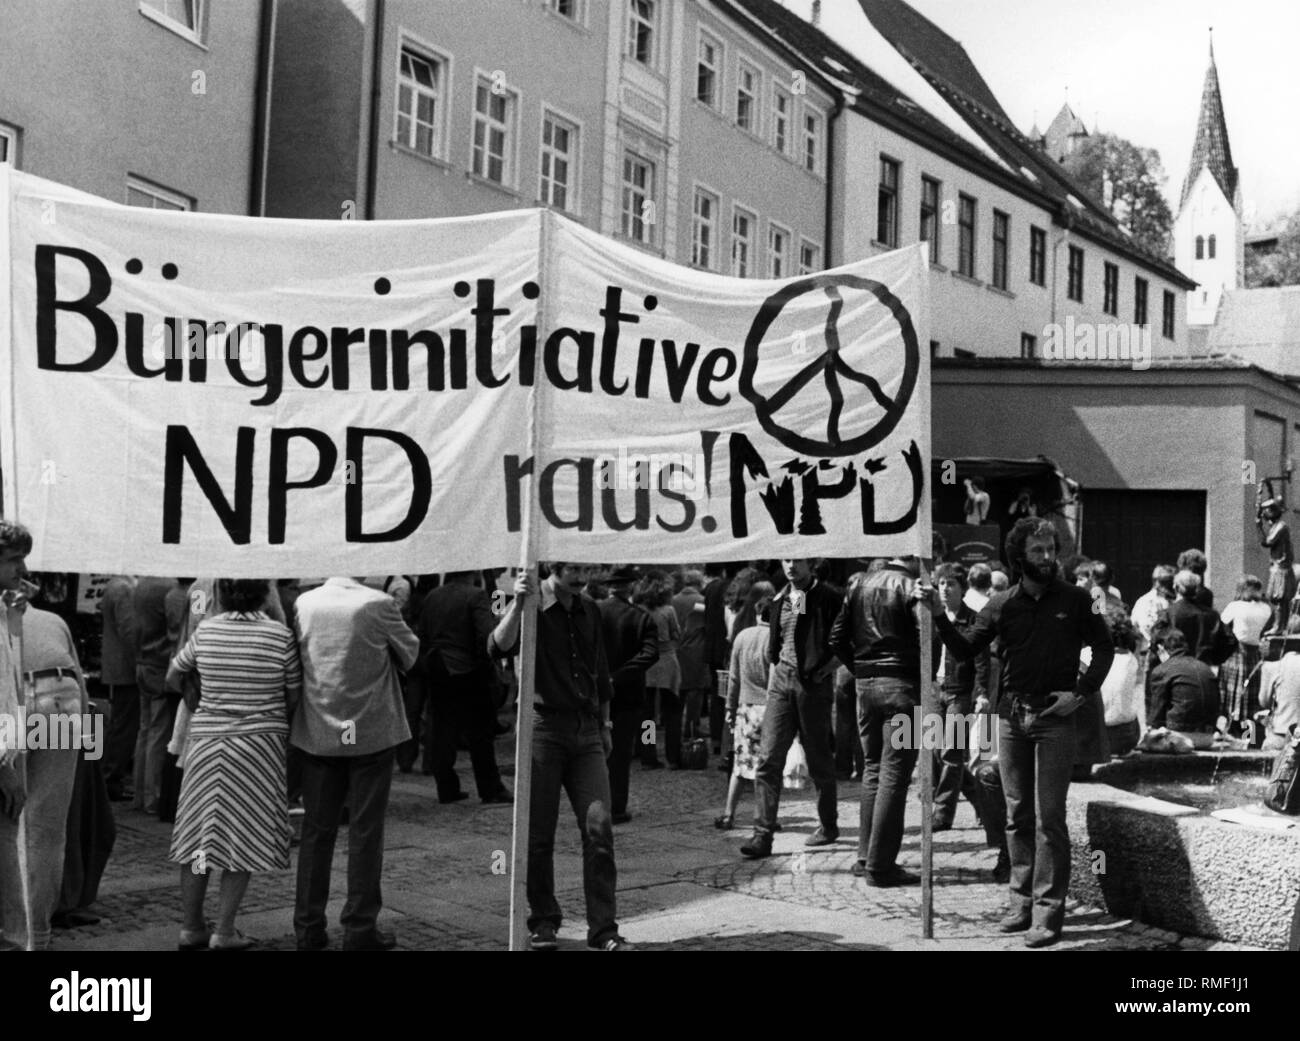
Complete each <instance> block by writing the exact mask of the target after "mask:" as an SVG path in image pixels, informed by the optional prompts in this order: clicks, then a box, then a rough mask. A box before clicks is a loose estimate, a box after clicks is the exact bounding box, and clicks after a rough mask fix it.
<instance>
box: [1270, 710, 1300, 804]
mask: <svg viewBox="0 0 1300 1041" xmlns="http://www.w3.org/2000/svg"><path fill="white" fill-rule="evenodd" d="M1264 805H1265V806H1267V807H1268V808H1269V809H1270V810H1276V811H1277V812H1278V813H1286V814H1290V815H1291V816H1293V817H1294V816H1297V815H1300V737H1297V736H1296V728H1295V724H1294V723H1293V724H1292V725H1291V736H1290V739H1289V740H1288V741H1287V743H1286V747H1285V748H1284V749H1282V751H1280V752H1278V754H1277V758H1276V759H1275V760H1273V772H1272V773H1271V774H1270V775H1269V778H1268V787H1266V788H1265V789H1264Z"/></svg>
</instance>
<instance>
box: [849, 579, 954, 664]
mask: <svg viewBox="0 0 1300 1041" xmlns="http://www.w3.org/2000/svg"><path fill="white" fill-rule="evenodd" d="M915 584H916V581H915V579H914V578H913V577H912V575H911V574H910V573H909V572H908V571H907V570H906V569H905V568H903V567H900V566H899V565H897V564H886V565H885V566H884V567H883V568H881V569H880V570H879V571H876V572H874V573H872V574H870V575H864V576H861V577H858V578H856V579H855V580H854V581H853V582H852V583H851V584H850V585H849V590H848V592H847V593H846V594H845V596H844V604H843V606H842V607H841V608H840V613H839V616H838V617H837V618H836V619H835V624H834V627H833V628H832V630H831V646H832V647H834V648H835V653H836V655H838V656H839V658H840V660H841V661H843V662H846V663H847V662H852V663H853V665H852V668H853V675H854V676H856V677H858V678H859V679H865V678H867V677H870V676H895V677H900V678H903V679H911V680H915V681H917V682H920V678H921V630H920V625H919V623H918V621H917V614H916V605H915V603H914V602H913V601H912V587H913V586H914V585H915ZM934 644H935V645H934V652H935V653H934V656H933V658H932V659H931V660H932V662H933V665H932V668H935V669H937V668H938V652H939V641H938V639H937V638H936V639H935V642H934Z"/></svg>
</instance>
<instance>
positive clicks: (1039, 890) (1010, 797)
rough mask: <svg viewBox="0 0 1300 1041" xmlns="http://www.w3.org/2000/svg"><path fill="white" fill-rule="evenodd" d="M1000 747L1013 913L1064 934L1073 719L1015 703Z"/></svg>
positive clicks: (1000, 733)
mask: <svg viewBox="0 0 1300 1041" xmlns="http://www.w3.org/2000/svg"><path fill="white" fill-rule="evenodd" d="M998 745H999V749H998V763H999V766H1000V769H1001V773H1002V788H1003V791H1004V792H1005V794H1006V799H1007V849H1008V852H1009V853H1010V854H1011V906H1012V910H1013V911H1014V910H1029V911H1031V913H1032V917H1033V923H1034V925H1036V926H1040V927H1042V928H1045V929H1048V930H1050V931H1052V932H1060V930H1061V924H1062V922H1063V921H1064V920H1065V894H1066V892H1067V890H1068V889H1069V888H1070V833H1069V831H1068V830H1067V828H1066V823H1065V796H1066V792H1067V791H1068V790H1069V787H1070V771H1071V769H1072V768H1073V766H1074V746H1075V724H1074V716H1073V715H1069V716H1066V717H1064V718H1061V717H1059V716H1054V715H1053V716H1041V715H1039V713H1038V712H1036V711H1034V710H1033V709H1031V708H1029V707H1028V706H1026V705H1024V704H1023V703H1021V702H1019V701H1017V702H1014V703H1013V705H1012V707H1011V714H1010V715H1009V716H1005V717H1003V718H1002V719H1001V720H1000V721H999V725H998ZM1035 810H1036V811H1037V813H1036V815H1035ZM1035 816H1036V819H1035Z"/></svg>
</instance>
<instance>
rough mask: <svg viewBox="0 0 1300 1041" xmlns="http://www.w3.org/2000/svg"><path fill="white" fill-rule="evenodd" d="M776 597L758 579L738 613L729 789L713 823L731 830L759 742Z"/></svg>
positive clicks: (730, 680)
mask: <svg viewBox="0 0 1300 1041" xmlns="http://www.w3.org/2000/svg"><path fill="white" fill-rule="evenodd" d="M775 596H776V589H775V588H774V587H773V585H772V583H770V582H764V581H762V580H759V581H757V582H754V583H753V585H751V586H750V587H749V592H748V593H747V594H746V596H745V603H744V604H743V605H742V606H741V608H740V611H739V612H737V614H736V625H735V629H734V630H733V632H734V633H735V636H734V637H733V638H732V642H731V668H730V669H729V670H728V674H727V723H728V725H729V726H730V727H731V730H732V747H733V748H734V749H735V762H734V765H733V766H732V770H731V782H730V784H729V785H728V787H727V805H726V808H725V809H724V810H723V811H722V816H720V817H718V818H717V819H716V820H715V821H714V822H713V823H714V826H715V827H717V828H720V829H721V830H723V831H730V830H731V827H732V824H733V821H734V820H735V816H736V805H737V804H738V803H739V802H740V782H741V781H742V780H747V781H751V782H752V781H753V780H754V772H755V770H756V769H757V767H758V758H759V753H760V749H761V745H762V726H763V713H764V712H765V711H766V710H767V674H768V669H769V665H768V660H767V640H768V630H767V611H768V608H769V607H770V606H771V604H772V599H773V597H775Z"/></svg>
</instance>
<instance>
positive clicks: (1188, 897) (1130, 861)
mask: <svg viewBox="0 0 1300 1041" xmlns="http://www.w3.org/2000/svg"><path fill="white" fill-rule="evenodd" d="M1272 763H1273V755H1272V754H1271V753H1262V752H1197V753H1194V754H1192V755H1185V756H1172V755H1147V754H1141V753H1139V754H1135V755H1132V756H1126V757H1125V758H1123V759H1116V760H1112V761H1111V762H1109V763H1104V764H1102V765H1100V766H1097V767H1095V768H1094V770H1093V775H1092V781H1091V783H1086V784H1077V783H1076V784H1072V785H1070V796H1069V801H1068V806H1067V815H1068V820H1069V827H1070V842H1071V846H1072V858H1073V871H1072V873H1071V883H1070V893H1071V896H1073V897H1074V898H1076V899H1078V900H1081V901H1083V902H1085V903H1089V904H1092V905H1094V906H1097V907H1104V908H1105V909H1106V910H1107V911H1109V912H1110V913H1111V914H1114V915H1117V916H1119V917H1124V918H1134V919H1137V920H1138V921H1141V922H1145V923H1147V924H1148V925H1154V926H1158V927H1160V928H1164V929H1171V930H1173V931H1175V932H1179V933H1189V934H1192V935H1196V936H1206V937H1212V938H1217V939H1223V940H1228V941H1235V942H1240V943H1249V944H1253V945H1257V946H1263V947H1271V948H1275V949H1277V950H1300V818H1291V817H1284V816H1282V815H1280V814H1273V813H1271V811H1268V810H1266V809H1264V807H1263V806H1262V804H1260V803H1259V799H1260V797H1261V796H1262V791H1263V784H1264V782H1265V781H1267V778H1268V774H1269V771H1270V770H1271V768H1272ZM1157 796H1162V797H1157ZM1174 800H1178V801H1174ZM1243 802H1244V804H1245V805H1244V806H1243V808H1242V810H1241V811H1238V812H1235V813H1234V814H1233V815H1234V817H1235V819H1236V820H1239V821H1244V822H1246V823H1229V822H1227V821H1224V820H1221V819H1218V818H1216V817H1213V816H1210V815H1209V814H1210V813H1211V812H1212V811H1216V810H1217V811H1220V812H1222V811H1223V810H1224V805H1223V804H1224V803H1243ZM1252 804H1253V805H1252ZM1255 807H1257V809H1256V808H1255Z"/></svg>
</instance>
